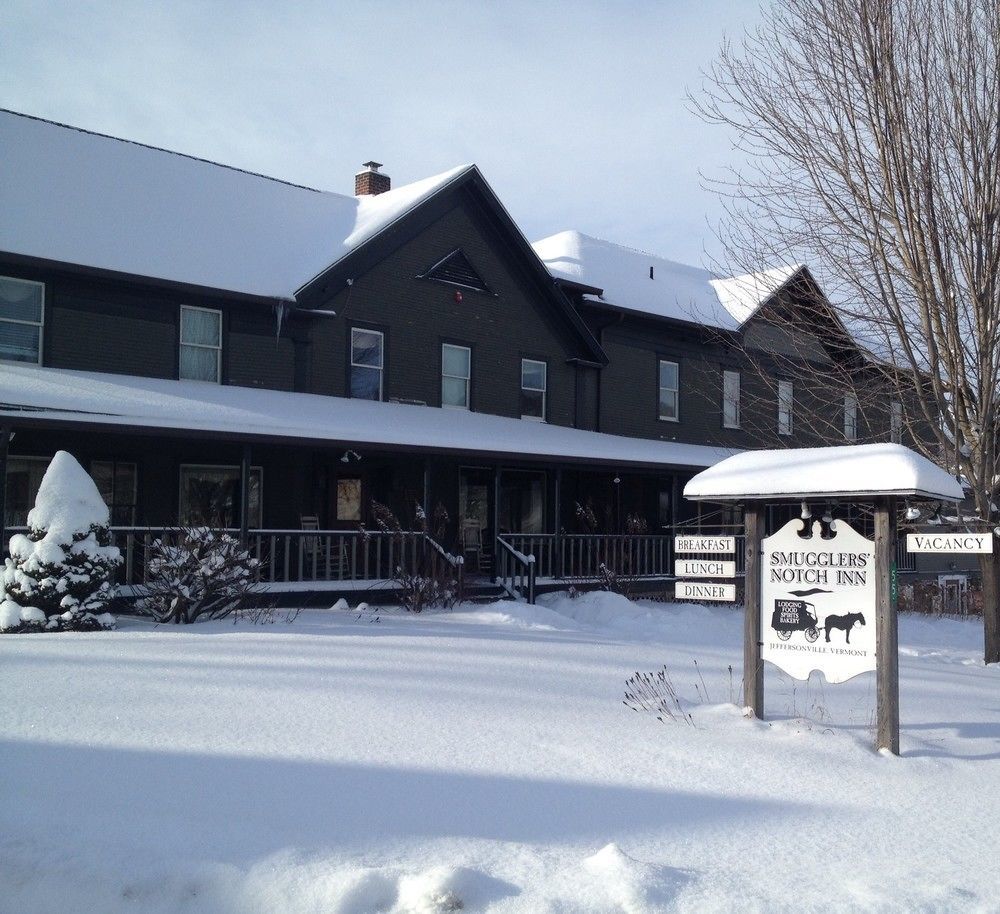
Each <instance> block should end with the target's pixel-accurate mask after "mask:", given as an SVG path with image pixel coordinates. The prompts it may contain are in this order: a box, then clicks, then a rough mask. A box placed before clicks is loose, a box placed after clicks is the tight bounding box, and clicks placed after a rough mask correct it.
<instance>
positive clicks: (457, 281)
mask: <svg viewBox="0 0 1000 914" xmlns="http://www.w3.org/2000/svg"><path fill="white" fill-rule="evenodd" d="M418 278H419V279H434V280H436V281H437V282H445V283H448V285H450V286H460V287H461V288H463V289H473V290H475V291H476V292H489V291H490V289H489V287H488V286H487V285H486V283H485V282H484V281H483V278H482V276H480V275H479V273H477V272H476V268H475V267H474V266H473V265H472V264H471V263H469V258H468V257H466V256H465V254H463V253H462V249H461V248H457V249H456V250H454V251H452V252H451V253H450V254H448V255H447V256H446V257H443V258H441V260H439V261H438V262H437V263H436V264H434V265H433V266H431V267H428V268H427V269H426V270H425V271H424V272H423V273H421V274H420V276H419V277H418Z"/></svg>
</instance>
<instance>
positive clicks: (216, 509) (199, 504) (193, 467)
mask: <svg viewBox="0 0 1000 914" xmlns="http://www.w3.org/2000/svg"><path fill="white" fill-rule="evenodd" d="M180 475H181V497H180V512H179V516H178V519H179V521H180V523H181V524H185V525H189V526H205V527H213V528H216V529H218V528H226V527H228V528H233V527H236V526H238V525H239V522H240V468H239V467H238V466H206V465H199V464H182V465H181V474H180ZM262 482H263V470H262V469H261V468H260V467H251V469H250V518H249V520H250V526H251V527H256V528H257V529H260V526H261V486H262Z"/></svg>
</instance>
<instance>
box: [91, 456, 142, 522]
mask: <svg viewBox="0 0 1000 914" xmlns="http://www.w3.org/2000/svg"><path fill="white" fill-rule="evenodd" d="M90 475H91V476H92V477H93V480H94V482H95V483H96V484H97V491H98V492H100V493H101V497H102V498H103V499H104V503H105V504H106V505H107V506H108V511H109V512H110V514H111V524H112V526H117V527H132V526H134V525H135V502H136V476H137V474H136V465H135V464H134V463H126V462H122V461H118V460H93V461H91V463H90Z"/></svg>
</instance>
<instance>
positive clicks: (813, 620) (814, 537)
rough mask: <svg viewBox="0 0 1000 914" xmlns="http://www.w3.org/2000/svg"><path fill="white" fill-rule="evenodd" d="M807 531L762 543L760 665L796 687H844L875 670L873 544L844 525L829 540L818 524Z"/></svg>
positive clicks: (796, 527) (794, 529)
mask: <svg viewBox="0 0 1000 914" xmlns="http://www.w3.org/2000/svg"><path fill="white" fill-rule="evenodd" d="M805 526H806V528H807V529H806V530H805V531H803V521H801V520H793V521H790V522H789V523H787V524H785V526H783V527H782V528H781V529H780V530H778V531H777V533H775V534H774V535H773V536H768V537H765V538H764V539H763V541H762V543H761V546H762V548H763V556H762V567H761V614H760V615H761V618H760V623H761V633H760V644H761V659H763V660H767V661H769V662H771V663H773V664H774V665H775V666H777V667H779V668H780V669H782V670H784V672H786V673H787V674H788V675H789V676H791V677H792V678H793V679H808V678H809V674H810V673H811V672H812V671H813V670H819V671H820V672H822V673H823V675H824V676H826V679H827V681H828V682H845V681H846V680H848V679H852V678H853V677H855V676H857V675H859V674H861V673H867V672H870V671H871V670H874V669H875V668H876V665H877V663H876V640H875V639H876V635H875V632H876V625H875V543H874V542H873V541H872V540H869V539H866V538H865V537H863V536H862V535H861V534H860V533H858V532H857V531H856V530H854V529H853V528H852V527H851V526H849V525H848V524H847V523H846V522H845V521H842V520H838V521H836V523H835V524H834V525H833V530H832V531H831V533H830V538H828V539H824V538H823V526H822V524H820V523H819V522H818V521H815V522H813V523H812V524H811V525H810V524H808V522H806V524H805ZM804 533H805V535H803V534H804Z"/></svg>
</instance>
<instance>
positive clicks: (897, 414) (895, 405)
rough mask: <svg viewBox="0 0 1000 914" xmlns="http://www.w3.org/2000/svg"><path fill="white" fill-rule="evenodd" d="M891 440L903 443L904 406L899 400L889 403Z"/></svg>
mask: <svg viewBox="0 0 1000 914" xmlns="http://www.w3.org/2000/svg"><path fill="white" fill-rule="evenodd" d="M889 440H890V441H892V442H893V443H895V444H902V442H903V404H902V403H901V402H900V401H899V400H890V401H889Z"/></svg>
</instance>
